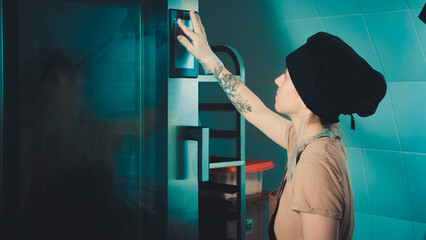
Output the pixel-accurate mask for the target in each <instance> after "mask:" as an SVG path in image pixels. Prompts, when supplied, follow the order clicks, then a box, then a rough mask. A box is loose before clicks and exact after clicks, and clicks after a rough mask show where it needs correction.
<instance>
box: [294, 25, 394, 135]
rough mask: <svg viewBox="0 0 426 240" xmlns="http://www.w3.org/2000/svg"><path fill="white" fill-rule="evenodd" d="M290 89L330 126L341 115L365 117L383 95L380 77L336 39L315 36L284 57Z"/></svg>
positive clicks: (371, 111) (352, 119) (375, 106)
mask: <svg viewBox="0 0 426 240" xmlns="http://www.w3.org/2000/svg"><path fill="white" fill-rule="evenodd" d="M286 65H287V68H288V70H289V72H290V76H291V79H292V81H293V85H294V87H295V88H296V90H297V92H298V94H299V96H300V97H301V98H302V100H303V102H304V103H305V105H306V107H307V108H309V110H311V111H312V112H313V113H314V114H316V115H318V116H319V117H320V118H322V119H325V120H327V121H328V122H331V123H336V122H339V115H340V114H347V115H351V129H355V122H354V118H353V116H352V114H353V113H357V114H358V115H359V116H361V117H367V116H370V115H372V114H374V113H375V112H376V109H377V107H378V105H379V103H380V101H381V100H382V99H383V98H384V96H385V94H386V87H387V86H386V81H385V78H384V77H383V75H382V74H381V73H380V72H378V71H376V70H374V69H373V68H372V67H371V66H370V65H369V64H368V63H367V62H366V61H365V60H364V59H363V58H362V57H360V56H359V55H358V54H357V53H356V52H355V51H354V50H353V49H352V48H351V47H350V46H349V45H348V44H346V43H345V42H344V41H342V40H341V39H340V38H339V37H337V36H334V35H332V34H329V33H326V32H318V33H316V34H314V35H312V36H310V37H309V38H308V40H307V41H306V43H305V44H304V45H302V46H301V47H299V48H298V49H296V50H295V51H293V52H292V53H290V54H289V55H288V56H287V57H286Z"/></svg>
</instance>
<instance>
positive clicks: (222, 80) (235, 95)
mask: <svg viewBox="0 0 426 240" xmlns="http://www.w3.org/2000/svg"><path fill="white" fill-rule="evenodd" d="M223 69H224V67H223V66H220V67H219V68H215V69H214V72H213V74H214V76H215V77H216V78H217V79H218V81H219V84H220V86H221V87H222V88H223V90H224V91H225V93H226V94H227V95H228V98H229V99H230V100H231V102H232V104H234V106H235V108H236V109H237V110H238V111H239V112H240V113H245V112H251V106H250V105H249V104H247V101H246V100H243V99H242V98H241V94H240V93H239V92H238V91H237V88H238V86H239V85H240V84H241V82H240V81H239V80H238V79H237V78H236V77H234V76H233V75H232V74H231V73H226V72H225V73H222V71H223Z"/></svg>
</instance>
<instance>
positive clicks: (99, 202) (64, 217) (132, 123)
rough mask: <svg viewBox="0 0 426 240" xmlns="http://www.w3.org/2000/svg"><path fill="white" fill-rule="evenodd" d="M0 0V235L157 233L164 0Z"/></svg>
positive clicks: (163, 218)
mask: <svg viewBox="0 0 426 240" xmlns="http://www.w3.org/2000/svg"><path fill="white" fill-rule="evenodd" d="M2 6H3V10H4V11H3V13H4V16H2V19H3V20H4V21H3V23H4V48H2V50H3V49H7V50H5V51H4V59H3V60H4V62H3V63H4V64H2V66H3V65H4V69H5V70H4V71H3V70H2V73H4V81H2V83H3V82H4V89H2V90H3V91H2V92H4V95H3V94H2V103H4V107H3V106H2V123H4V124H3V125H2V130H4V131H2V135H3V139H4V142H3V143H2V153H3V154H2V155H3V156H4V157H3V158H2V161H3V164H2V166H4V169H3V174H4V177H3V178H2V179H4V182H3V184H2V186H5V187H4V189H3V190H2V196H1V197H2V199H1V200H2V206H3V208H2V209H1V210H2V231H3V234H4V235H3V236H6V237H7V238H6V239H165V238H166V232H167V231H166V224H167V210H166V206H167V202H166V201H167V198H166V197H165V196H166V194H167V174H166V173H167V158H166V156H167V155H166V154H167V151H164V149H165V146H166V145H167V131H165V129H167V121H166V116H167V91H166V86H167V85H166V83H167V73H166V72H165V69H166V68H167V29H166V28H167V27H166V26H167V25H166V20H167V6H166V2H165V1H158V0H157V1H136V0H106V1H101V0H86V1H83V0H79V1H77V0H74V1H60V0H16V1H3V2H2ZM2 26H3V24H2ZM2 39H3V38H2ZM2 86H3V84H2Z"/></svg>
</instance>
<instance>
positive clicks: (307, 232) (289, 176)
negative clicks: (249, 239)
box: [178, 10, 386, 240]
mask: <svg viewBox="0 0 426 240" xmlns="http://www.w3.org/2000/svg"><path fill="white" fill-rule="evenodd" d="M190 16H191V21H192V24H193V27H194V31H192V30H190V29H189V28H188V27H186V26H185V25H184V24H183V23H182V21H181V20H180V19H179V20H178V24H179V26H180V27H181V28H182V30H183V32H184V33H185V34H186V35H187V37H189V38H190V39H191V40H192V43H191V42H189V40H188V39H187V38H186V37H184V36H178V40H179V41H180V42H181V43H182V45H184V46H185V47H186V49H187V50H188V51H189V52H190V53H191V54H192V55H193V56H194V57H195V58H197V59H198V60H199V61H200V63H201V65H202V67H203V68H204V70H205V72H207V73H213V74H214V75H215V77H216V78H217V79H218V81H219V84H220V85H221V86H222V88H223V89H224V91H225V92H226V94H227V95H228V97H229V99H230V100H231V102H232V103H233V104H234V106H235V107H236V109H237V110H238V111H239V112H240V113H241V114H242V115H243V116H244V118H245V119H246V120H247V121H249V122H250V123H252V124H253V125H255V126H256V127H257V128H259V129H260V130H261V131H262V132H263V133H264V134H266V135H267V136H268V137H269V138H271V139H272V140H273V141H275V142H276V143H277V144H279V145H280V146H282V147H283V148H285V149H287V153H288V161H287V164H286V172H285V174H284V177H283V180H282V181H281V184H280V187H279V188H277V189H275V190H274V191H273V192H271V194H270V211H269V214H270V221H269V226H268V237H269V239H317V240H318V239H352V234H353V230H354V206H353V196H352V188H351V185H350V179H349V174H348V169H347V162H346V161H347V155H346V151H345V149H344V147H343V145H342V143H341V138H340V137H339V136H338V135H336V129H337V130H338V126H337V122H339V118H338V116H339V115H340V114H348V115H351V120H352V122H351V128H352V129H355V122H354V119H353V116H352V113H357V114H358V115H359V116H361V117H366V116H370V115H372V114H374V112H375V111H376V109H377V106H378V104H379V102H380V101H381V100H382V99H383V98H384V95H385V94H386V82H385V80H384V78H383V75H382V74H380V73H379V72H377V71H375V70H374V69H372V68H371V66H370V65H368V63H367V62H366V61H365V60H364V59H362V58H361V57H360V56H359V55H358V54H356V53H355V51H354V50H353V49H352V48H351V47H349V46H348V45H347V44H346V43H344V42H343V41H342V40H341V39H340V38H338V37H336V36H333V35H331V34H328V33H325V32H318V33H317V34H315V35H313V36H311V37H309V38H308V40H307V43H306V44H304V45H303V46H301V47H300V48H298V49H296V50H295V51H294V52H292V53H291V54H289V55H288V56H287V57H286V64H287V67H286V71H285V73H284V74H282V75H281V76H279V77H278V78H277V79H276V80H275V83H276V84H277V85H278V90H277V94H276V96H275V100H276V102H275V109H276V111H277V112H279V113H282V114H286V115H288V116H289V117H290V119H291V121H289V120H287V119H285V118H283V117H281V116H280V115H278V114H277V113H274V112H273V111H271V110H270V109H268V108H267V107H266V106H265V105H264V104H263V103H262V101H261V100H260V99H259V98H258V97H257V96H256V95H255V94H254V93H253V92H251V91H250V90H249V89H248V88H247V87H246V86H245V85H244V84H242V83H241V82H240V81H239V80H238V79H236V78H235V77H234V76H233V75H232V74H231V73H230V72H229V71H228V70H227V69H226V68H225V67H224V66H223V63H222V62H221V61H220V59H218V57H217V56H216V55H215V54H214V53H213V52H212V51H211V49H210V47H209V45H208V42H207V37H206V33H205V29H204V27H203V25H202V23H201V20H200V18H199V16H198V15H196V14H195V13H194V11H192V10H191V11H190ZM302 153H303V154H302ZM296 164H297V167H296ZM281 196H283V197H282V198H281Z"/></svg>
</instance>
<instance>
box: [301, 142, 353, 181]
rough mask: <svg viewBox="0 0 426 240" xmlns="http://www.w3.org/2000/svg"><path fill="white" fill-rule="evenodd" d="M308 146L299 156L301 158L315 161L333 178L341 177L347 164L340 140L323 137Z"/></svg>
mask: <svg viewBox="0 0 426 240" xmlns="http://www.w3.org/2000/svg"><path fill="white" fill-rule="evenodd" d="M317 140H318V141H314V142H312V143H311V144H309V145H308V146H307V147H306V149H305V151H304V152H303V153H302V155H303V156H302V155H301V159H302V158H306V159H310V161H316V162H317V163H320V164H321V165H323V166H324V167H325V168H326V169H327V170H328V171H329V172H330V173H332V174H333V175H335V176H339V177H338V178H339V179H341V178H340V176H342V175H343V174H344V173H343V171H344V170H345V169H346V168H344V166H345V165H346V162H347V155H346V150H345V148H344V146H343V144H342V143H341V140H340V139H336V138H332V137H324V138H320V139H317Z"/></svg>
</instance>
